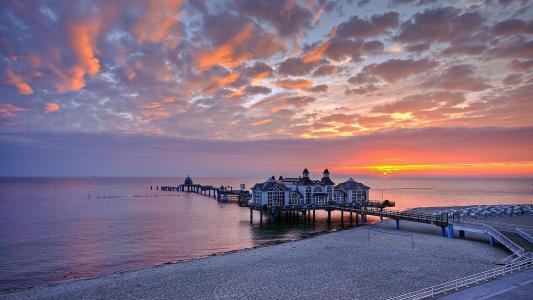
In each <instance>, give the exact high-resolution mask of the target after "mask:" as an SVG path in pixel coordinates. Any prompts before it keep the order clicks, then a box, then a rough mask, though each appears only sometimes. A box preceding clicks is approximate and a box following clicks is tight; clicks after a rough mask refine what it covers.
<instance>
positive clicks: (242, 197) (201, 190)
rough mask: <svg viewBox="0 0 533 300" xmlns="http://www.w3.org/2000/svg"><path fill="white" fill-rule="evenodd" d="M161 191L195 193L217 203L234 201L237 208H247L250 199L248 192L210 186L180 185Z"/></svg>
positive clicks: (164, 188) (162, 187) (166, 187)
mask: <svg viewBox="0 0 533 300" xmlns="http://www.w3.org/2000/svg"><path fill="white" fill-rule="evenodd" d="M161 190H162V191H177V192H188V193H196V194H200V195H204V196H208V197H213V198H215V199H217V200H218V201H223V202H228V201H236V202H237V203H238V204H239V206H244V207H246V206H248V202H249V200H250V199H251V195H250V192H248V191H244V190H233V188H232V187H224V186H221V187H218V188H217V187H214V186H212V185H201V184H191V185H187V184H180V185H178V186H161Z"/></svg>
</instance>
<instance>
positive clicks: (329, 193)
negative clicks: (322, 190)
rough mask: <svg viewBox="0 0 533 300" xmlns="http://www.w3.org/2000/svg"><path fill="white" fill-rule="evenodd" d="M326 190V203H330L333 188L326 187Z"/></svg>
mask: <svg viewBox="0 0 533 300" xmlns="http://www.w3.org/2000/svg"><path fill="white" fill-rule="evenodd" d="M326 190H327V193H328V201H332V200H333V188H332V187H330V186H328V187H327V188H326Z"/></svg>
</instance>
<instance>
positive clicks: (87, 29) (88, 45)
mask: <svg viewBox="0 0 533 300" xmlns="http://www.w3.org/2000/svg"><path fill="white" fill-rule="evenodd" d="M98 31H99V23H98V22H89V23H79V24H74V25H71V27H70V36H69V38H70V40H71V43H72V47H73V48H74V52H75V53H76V55H77V56H78V59H79V60H80V63H81V64H82V65H83V67H84V70H85V71H86V72H87V73H88V74H89V75H91V76H92V75H96V74H97V73H98V72H100V60H98V58H96V56H95V52H96V46H95V44H96V37H97V33H98Z"/></svg>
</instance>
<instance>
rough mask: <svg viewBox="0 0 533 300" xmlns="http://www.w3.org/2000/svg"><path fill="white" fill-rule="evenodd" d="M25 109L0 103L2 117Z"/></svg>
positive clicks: (13, 114)
mask: <svg viewBox="0 0 533 300" xmlns="http://www.w3.org/2000/svg"><path fill="white" fill-rule="evenodd" d="M25 110H26V109H24V108H22V107H18V106H15V105H12V104H0V116H2V117H4V118H9V117H14V116H15V115H16V114H17V113H18V112H21V111H25Z"/></svg>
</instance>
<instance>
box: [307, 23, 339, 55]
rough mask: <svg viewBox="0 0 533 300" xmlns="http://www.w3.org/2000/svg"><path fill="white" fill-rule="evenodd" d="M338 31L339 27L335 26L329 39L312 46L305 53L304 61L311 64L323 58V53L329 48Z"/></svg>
mask: <svg viewBox="0 0 533 300" xmlns="http://www.w3.org/2000/svg"><path fill="white" fill-rule="evenodd" d="M336 33H337V28H336V27H334V28H333V29H332V30H331V32H330V33H329V35H328V39H327V40H325V41H324V42H322V43H320V44H318V45H317V46H315V47H313V48H311V49H310V50H309V51H307V52H305V53H304V54H303V56H302V61H303V62H304V63H306V64H309V63H314V62H317V61H319V60H321V59H322V55H323V54H324V52H326V50H327V49H328V47H329V45H330V44H331V39H332V38H334V37H335V35H336Z"/></svg>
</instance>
